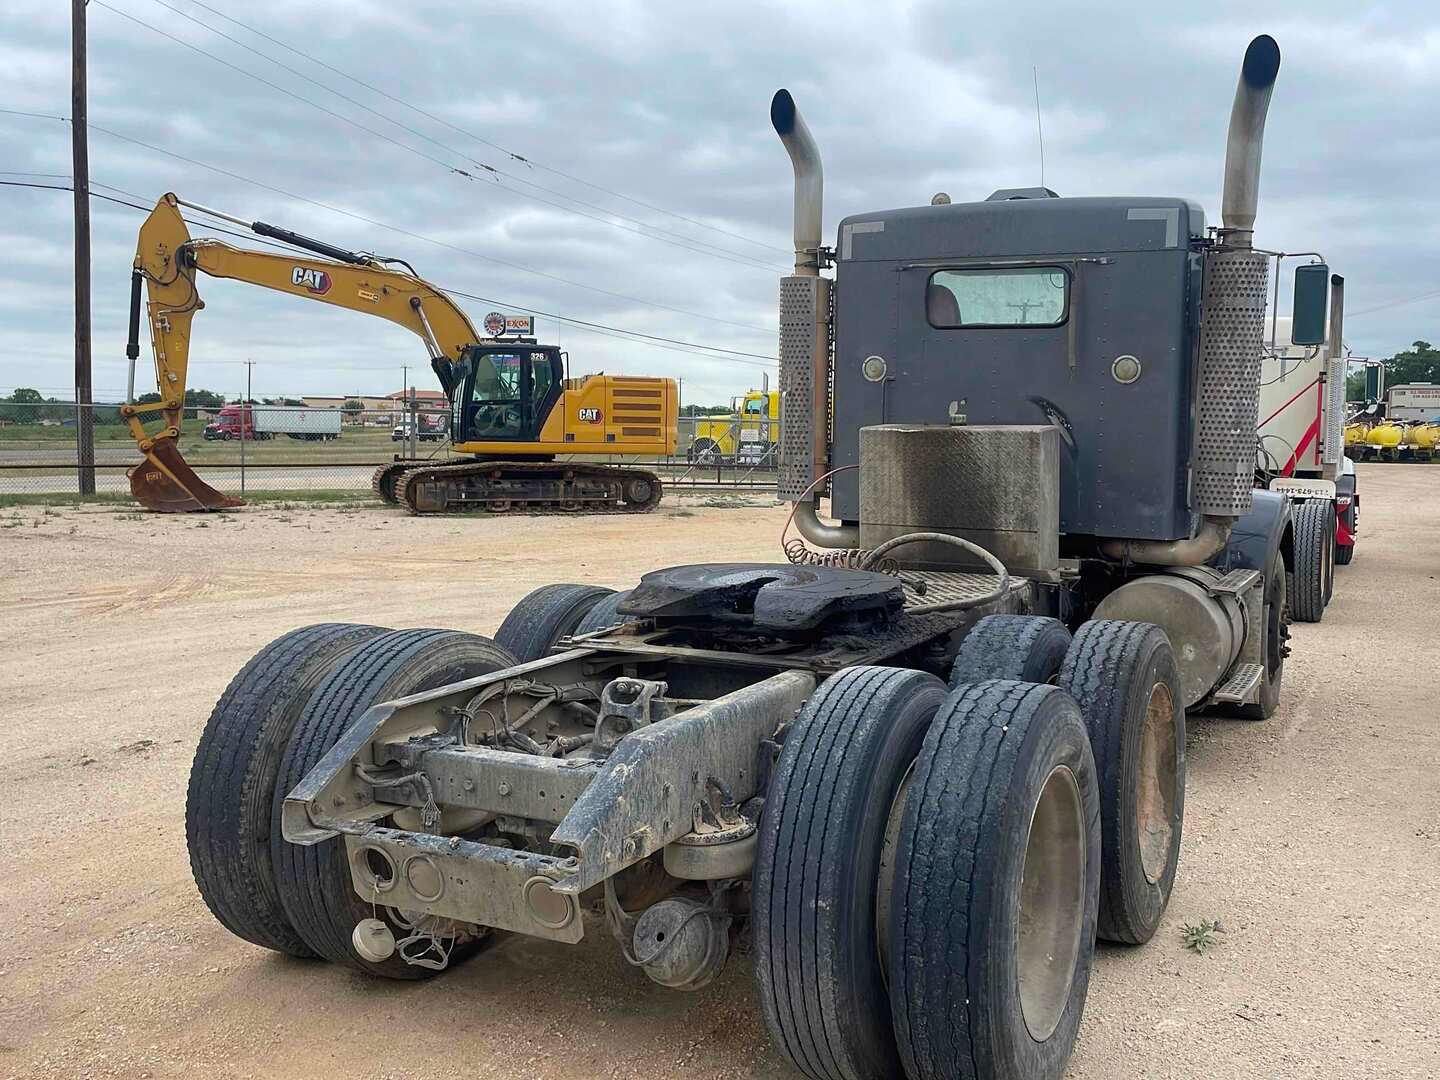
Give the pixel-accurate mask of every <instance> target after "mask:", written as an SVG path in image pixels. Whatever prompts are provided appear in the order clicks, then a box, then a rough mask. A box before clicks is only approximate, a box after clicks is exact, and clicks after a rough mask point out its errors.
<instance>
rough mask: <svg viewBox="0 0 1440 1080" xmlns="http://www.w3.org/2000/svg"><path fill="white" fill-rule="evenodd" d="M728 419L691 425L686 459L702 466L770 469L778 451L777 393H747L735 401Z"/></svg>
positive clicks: (719, 417) (778, 403) (778, 399)
mask: <svg viewBox="0 0 1440 1080" xmlns="http://www.w3.org/2000/svg"><path fill="white" fill-rule="evenodd" d="M731 407H732V408H733V409H734V412H733V413H732V414H731V415H730V416H718V417H717V416H709V417H702V418H699V419H697V420H696V421H695V439H694V441H693V442H691V444H690V447H689V449H688V450H687V451H686V455H687V456H688V457H689V459H690V460H691V461H695V462H701V463H704V464H717V463H724V462H734V463H736V464H740V465H774V464H776V462H777V461H778V458H779V450H780V391H778V390H771V389H768V388H766V389H763V390H751V391H749V392H747V393H746V394H745V395H744V396H743V397H740V398H737V399H735V401H734V402H733V403H732V405H731Z"/></svg>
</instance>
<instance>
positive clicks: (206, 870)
mask: <svg viewBox="0 0 1440 1080" xmlns="http://www.w3.org/2000/svg"><path fill="white" fill-rule="evenodd" d="M385 632H386V631H385V630H384V629H382V628H381V627H378V626H358V625H352V624H349V623H320V624H318V625H315V626H304V627H301V628H300V629H298V630H291V631H290V632H289V633H288V634H282V635H281V636H280V637H278V638H276V639H275V640H274V641H272V642H270V644H268V645H266V646H265V647H264V648H263V649H261V650H260V651H259V652H258V653H256V654H255V655H254V657H252V658H251V659H250V662H249V663H247V664H246V665H245V666H244V667H243V668H241V669H240V671H239V672H238V673H237V674H236V676H235V677H234V678H233V679H231V680H230V685H229V686H227V687H226V688H225V692H224V693H223V694H221V695H220V700H219V701H218V702H216V703H215V708H214V709H213V710H211V713H210V718H209V720H207V721H206V722H205V729H204V731H202V732H201V734H200V742H199V744H198V745H197V746H196V748H195V759H194V763H193V764H192V765H191V767H190V782H189V787H188V789H187V791H186V795H185V844H186V847H187V848H188V849H189V853H190V872H191V874H192V875H193V876H194V878H195V885H196V887H198V888H199V890H200V898H201V899H202V900H204V901H205V906H206V907H208V908H209V909H210V913H211V914H212V915H214V916H215V918H216V919H217V920H218V921H219V922H220V925H221V926H223V927H225V929H227V930H229V931H230V932H231V933H232V934H234V935H235V936H236V937H239V938H243V939H244V940H246V941H249V942H251V943H252V944H255V945H259V946H261V947H262V948H266V949H273V950H275V951H276V952H281V953H286V954H288V955H290V956H295V957H302V958H308V957H314V956H315V953H314V951H313V950H312V949H310V947H309V946H307V945H306V944H305V942H304V941H303V940H302V939H301V938H300V935H299V934H297V933H296V932H295V928H294V927H293V926H292V925H291V923H290V920H289V919H288V918H287V917H286V915H285V909H284V908H283V906H282V905H281V903H280V895H279V892H278V891H277V889H276V885H275V867H274V863H273V862H272V859H271V851H270V827H271V819H272V814H273V811H274V804H275V802H276V800H277V798H278V797H279V796H278V795H277V792H276V786H277V785H276V781H277V778H278V776H279V772H280V764H281V760H282V758H283V756H284V753H285V747H286V744H287V743H288V742H289V739H290V736H291V733H292V732H293V730H294V728H295V725H296V722H297V721H298V720H299V718H300V715H301V713H302V711H303V710H304V707H305V703H306V702H307V701H308V700H309V698H310V694H311V692H312V691H313V690H314V689H315V687H316V686H317V685H318V684H319V683H320V681H321V679H323V678H324V676H325V675H326V674H327V673H328V672H329V671H330V669H331V668H333V667H334V666H335V665H336V664H338V663H339V662H340V661H341V660H343V659H344V658H345V657H346V656H347V655H349V654H350V653H351V652H353V651H354V650H355V649H356V648H358V647H359V646H360V645H361V644H362V643H363V642H364V641H366V640H367V639H369V638H372V637H375V636H376V635H378V634H383V633H385ZM279 795H283V792H281V793H279Z"/></svg>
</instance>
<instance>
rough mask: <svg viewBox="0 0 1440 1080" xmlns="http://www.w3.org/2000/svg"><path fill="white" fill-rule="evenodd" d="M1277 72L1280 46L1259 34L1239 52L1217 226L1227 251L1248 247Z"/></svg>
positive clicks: (1267, 35)
mask: <svg viewBox="0 0 1440 1080" xmlns="http://www.w3.org/2000/svg"><path fill="white" fill-rule="evenodd" d="M1279 72H1280V46H1279V45H1277V44H1276V43H1275V39H1274V38H1272V37H1271V36H1270V35H1269V34H1261V35H1260V36H1259V37H1257V38H1256V39H1255V40H1254V41H1252V42H1250V46H1249V48H1247V49H1246V50H1245V62H1244V63H1243V64H1242V65H1241V67H1240V83H1239V85H1238V86H1236V88H1235V104H1234V105H1233V106H1231V109H1230V133H1229V135H1228V137H1227V138H1226V143H1225V190H1224V195H1223V196H1222V198H1221V200H1220V220H1221V223H1222V226H1223V234H1224V237H1225V242H1226V243H1227V244H1229V245H1230V246H1232V247H1245V248H1248V247H1250V246H1251V244H1250V238H1251V235H1252V234H1253V233H1254V231H1255V211H1256V207H1257V206H1258V205H1259V201H1260V151H1261V150H1262V148H1263V144H1264V141H1265V114H1266V112H1267V111H1268V110H1269V108H1270V95H1271V94H1272V93H1273V92H1274V89H1275V76H1276V75H1277V74H1279Z"/></svg>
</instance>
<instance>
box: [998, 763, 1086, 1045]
mask: <svg viewBox="0 0 1440 1080" xmlns="http://www.w3.org/2000/svg"><path fill="white" fill-rule="evenodd" d="M1085 835H1086V834H1085V815H1084V811H1083V810H1082V808H1081V802H1080V785H1079V784H1078V783H1076V780H1075V774H1074V773H1073V772H1071V771H1070V769H1069V767H1068V766H1065V765H1057V766H1055V768H1054V769H1052V770H1050V775H1049V776H1047V777H1046V778H1045V784H1044V786H1043V787H1042V788H1041V790H1040V797H1039V799H1037V800H1036V802H1035V807H1034V809H1033V811H1032V813H1031V816H1030V828H1029V830H1028V831H1027V833H1026V836H1025V859H1024V864H1023V870H1022V872H1021V879H1020V909H1019V912H1018V914H1017V918H1016V924H1015V967H1016V975H1017V978H1018V981H1019V998H1020V1013H1021V1016H1022V1017H1023V1019H1024V1021H1025V1027H1026V1029H1027V1030H1028V1031H1029V1032H1030V1037H1031V1038H1032V1039H1034V1040H1035V1041H1036V1042H1044V1041H1045V1040H1046V1039H1048V1038H1050V1036H1051V1035H1053V1034H1054V1033H1055V1028H1056V1027H1057V1026H1058V1025H1059V1023H1060V1018H1061V1016H1063V1015H1064V1013H1065V1005H1066V1002H1067V1001H1068V1000H1069V998H1070V986H1071V983H1073V982H1074V979H1075V959H1076V957H1077V956H1078V955H1079V953H1080V937H1081V929H1082V927H1083V925H1084V920H1085V875H1086V870H1087V867H1086V865H1085Z"/></svg>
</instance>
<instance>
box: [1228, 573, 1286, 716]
mask: <svg viewBox="0 0 1440 1080" xmlns="http://www.w3.org/2000/svg"><path fill="white" fill-rule="evenodd" d="M1289 579H1290V575H1289V574H1287V573H1285V564H1284V562H1283V561H1282V559H1281V557H1280V555H1279V554H1278V553H1277V554H1276V555H1275V557H1274V560H1273V561H1272V562H1271V564H1270V569H1269V571H1268V572H1267V575H1266V578H1265V603H1267V604H1271V605H1273V604H1274V603H1275V602H1276V601H1277V600H1278V602H1279V604H1280V606H1281V608H1282V609H1285V608H1288V606H1289V603H1290V592H1289ZM1262 620H1263V625H1264V628H1265V633H1267V634H1268V633H1269V632H1270V618H1269V616H1268V615H1264V614H1262ZM1287 621H1288V619H1287V617H1286V616H1285V615H1284V614H1283V613H1282V615H1281V625H1282V627H1283V626H1284V625H1285V624H1286V623H1287ZM1269 645H1270V643H1269V642H1268V641H1267V642H1266V643H1265V649H1266V656H1267V658H1268V655H1269ZM1284 678H1285V661H1284V659H1283V658H1282V659H1281V661H1280V669H1279V670H1278V671H1277V672H1275V675H1274V678H1271V676H1270V672H1269V661H1268V659H1267V661H1266V672H1265V681H1264V682H1263V683H1262V684H1261V687H1260V700H1259V701H1258V702H1255V703H1254V704H1250V705H1240V706H1237V707H1236V709H1235V713H1236V715H1238V716H1240V717H1242V718H1244V719H1246V720H1269V719H1270V717H1272V716H1274V715H1275V711H1276V710H1277V709H1279V708H1280V687H1281V683H1282V682H1283V681H1284Z"/></svg>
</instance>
